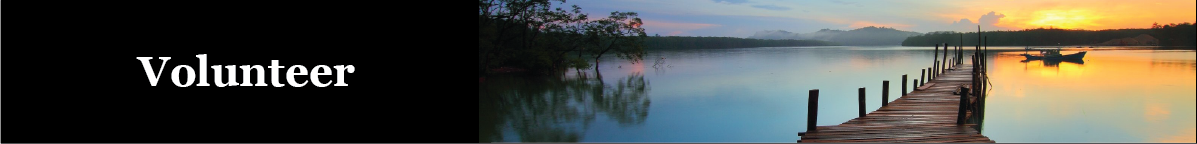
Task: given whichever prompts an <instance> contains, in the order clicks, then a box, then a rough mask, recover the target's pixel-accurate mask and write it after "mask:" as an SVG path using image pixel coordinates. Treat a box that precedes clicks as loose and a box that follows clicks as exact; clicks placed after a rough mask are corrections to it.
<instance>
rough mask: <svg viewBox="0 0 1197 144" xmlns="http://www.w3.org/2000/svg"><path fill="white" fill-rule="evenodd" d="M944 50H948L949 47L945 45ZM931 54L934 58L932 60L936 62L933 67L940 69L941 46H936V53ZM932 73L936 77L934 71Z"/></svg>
mask: <svg viewBox="0 0 1197 144" xmlns="http://www.w3.org/2000/svg"><path fill="white" fill-rule="evenodd" d="M943 48H944V49H947V48H948V46H947V45H944V47H943ZM931 53H932V54H931V56H932V57H933V58H932V60H933V61H935V62H934V63H931V67H932V68H938V67H939V44H935V51H932V52H931ZM931 73H932V75H934V73H935V72H934V71H932V72H931Z"/></svg>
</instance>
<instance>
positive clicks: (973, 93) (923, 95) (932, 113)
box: [798, 45, 994, 143]
mask: <svg viewBox="0 0 1197 144" xmlns="http://www.w3.org/2000/svg"><path fill="white" fill-rule="evenodd" d="M937 47H938V46H937ZM944 47H945V50H946V48H947V46H946V45H945V46H944ZM962 49H963V48H958V49H955V50H954V55H953V57H955V58H953V59H952V60H944V61H939V62H936V63H935V65H944V64H943V63H947V64H946V65H945V66H942V67H936V66H932V67H929V69H930V70H927V72H929V73H930V74H929V75H928V77H926V78H925V79H930V80H929V81H927V80H924V81H922V82H915V84H916V85H919V84H920V83H921V86H920V87H918V88H913V90H912V91H910V92H909V93H907V92H906V91H904V90H905V89H906V88H905V86H903V88H901V89H903V92H900V93H903V94H905V95H904V96H900V97H899V98H898V99H897V100H894V101H892V102H889V101H887V100H883V103H882V107H881V108H880V109H877V110H876V111H872V112H869V113H868V114H864V115H863V116H860V117H857V118H855V119H852V120H849V121H847V122H844V123H842V124H839V125H834V126H815V121H817V113H815V112H817V111H818V107H817V106H818V104H817V103H818V89H814V90H811V93H810V96H811V100H812V101H811V103H812V105H813V106H811V107H810V109H811V110H808V111H811V112H812V113H809V114H808V122H807V126H808V129H807V131H806V132H805V133H799V136H801V139H800V140H798V142H803V143H843V142H847V143H994V141H993V140H990V139H989V137H986V136H984V135H981V133H980V126H979V125H977V124H979V123H981V120H983V117H984V111H983V109H984V96H985V94H984V92H983V91H982V90H983V89H985V87H984V86H985V85H984V83H985V77H986V76H985V73H984V71H985V69H984V67H983V66H984V65H975V66H974V65H973V64H977V63H984V61H983V59H982V58H969V59H972V63H971V64H963V61H967V60H961V58H959V57H964V56H965V55H964V53H963V50H962ZM937 51H938V50H937ZM947 53H948V52H947V51H945V52H944V54H945V58H946V57H947V55H946V54H947ZM974 55H979V56H984V53H982V52H977V53H975V54H974ZM978 59H981V60H978ZM937 61H938V60H937ZM941 62H942V63H941ZM945 67H946V68H947V69H943V68H945ZM925 70H926V69H925ZM903 78H905V75H903ZM883 83H884V84H883V87H882V89H884V90H883V91H882V92H883V97H885V95H886V94H887V93H888V89H889V87H888V83H889V81H884V82H883ZM902 83H903V84H905V83H906V81H905V80H903V81H902ZM974 86H976V88H973V87H974ZM859 93H860V96H859V98H860V99H861V100H860V101H861V102H860V104H861V106H860V108H861V109H862V110H860V112H861V113H863V112H864V111H865V110H864V106H863V104H864V101H865V94H864V93H865V88H860V90H859ZM810 127H814V128H813V129H811V128H810Z"/></svg>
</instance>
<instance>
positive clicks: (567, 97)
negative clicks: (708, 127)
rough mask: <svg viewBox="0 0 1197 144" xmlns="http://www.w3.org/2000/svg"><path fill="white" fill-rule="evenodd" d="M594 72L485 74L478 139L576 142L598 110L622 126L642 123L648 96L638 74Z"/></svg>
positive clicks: (479, 111) (485, 140) (480, 97)
mask: <svg viewBox="0 0 1197 144" xmlns="http://www.w3.org/2000/svg"><path fill="white" fill-rule="evenodd" d="M594 76H595V77H593V78H591V77H588V76H586V75H583V74H579V75H578V76H572V77H532V76H499V77H493V78H487V79H488V80H487V81H486V82H484V83H480V84H479V86H478V93H479V94H478V122H479V123H478V137H479V138H478V140H479V142H501V141H522V142H578V141H580V140H581V139H582V137H581V136H582V133H583V132H585V131H586V129H588V128H589V125H590V123H591V122H594V121H595V120H596V118H597V116H596V115H597V114H600V113H601V114H603V115H604V116H606V117H608V119H609V120H610V121H615V122H618V123H619V124H620V125H621V126H634V125H639V124H643V123H644V120H645V119H646V118H647V117H648V107H649V104H650V100H649V98H648V91H649V88H648V82H647V81H646V80H645V79H644V76H643V75H642V74H640V73H633V74H631V75H629V76H627V77H624V78H621V79H619V80H617V81H616V82H615V83H614V84H611V83H607V82H604V81H602V74H600V73H597V72H595V73H594ZM608 119H604V120H608ZM504 132H513V133H511V134H508V135H511V136H514V137H516V138H517V139H504V136H503V133H504Z"/></svg>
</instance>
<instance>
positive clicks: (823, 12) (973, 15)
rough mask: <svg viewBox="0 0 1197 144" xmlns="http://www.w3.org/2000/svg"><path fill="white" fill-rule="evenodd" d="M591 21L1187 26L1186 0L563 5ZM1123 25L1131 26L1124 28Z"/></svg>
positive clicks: (581, 0) (697, 27)
mask: <svg viewBox="0 0 1197 144" xmlns="http://www.w3.org/2000/svg"><path fill="white" fill-rule="evenodd" d="M569 5H578V6H579V7H581V8H582V11H583V12H584V13H588V14H590V17H591V18H592V19H597V18H602V17H606V16H607V15H608V14H610V12H613V11H621V12H629V11H630V12H637V13H639V14H640V18H641V19H643V20H644V22H645V25H644V28H645V29H646V31H647V32H648V34H649V35H653V34H660V35H662V36H669V35H677V36H722V37H748V36H751V35H752V34H753V33H755V32H759V31H765V30H785V31H790V32H797V33H810V32H814V31H818V30H819V29H841V30H850V29H855V28H860V27H865V26H883V27H893V28H897V29H900V30H906V31H914V32H922V33H925V32H932V31H975V30H976V27H977V26H978V25H981V27H982V30H987V31H988V30H1019V29H1024V28H1035V27H1062V28H1075V29H1113V28H1147V27H1150V24H1151V22H1160V23H1173V22H1175V23H1180V22H1193V21H1194V20H1193V19H1195V18H1194V17H1195V16H1197V14H1194V13H1197V12H1194V9H1195V8H1194V7H1195V6H1194V5H1197V2H1195V1H1192V0H1159V1H1123V0H1041V1H1011V0H991V1H974V0H917V1H911V0H905V1H899V0H868V1H861V0H567V1H566V3H564V4H560V3H554V6H569ZM1128 21H1129V22H1128Z"/></svg>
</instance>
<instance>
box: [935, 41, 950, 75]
mask: <svg viewBox="0 0 1197 144" xmlns="http://www.w3.org/2000/svg"><path fill="white" fill-rule="evenodd" d="M947 45H948V43H944V47H943V60H944V61H943V62H941V63H940V66H939V68H938V69H935V73H936V75H939V73H941V72H943V69H947V68H946V67H945V66H947V63H948V62H949V61H948V47H947Z"/></svg>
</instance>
